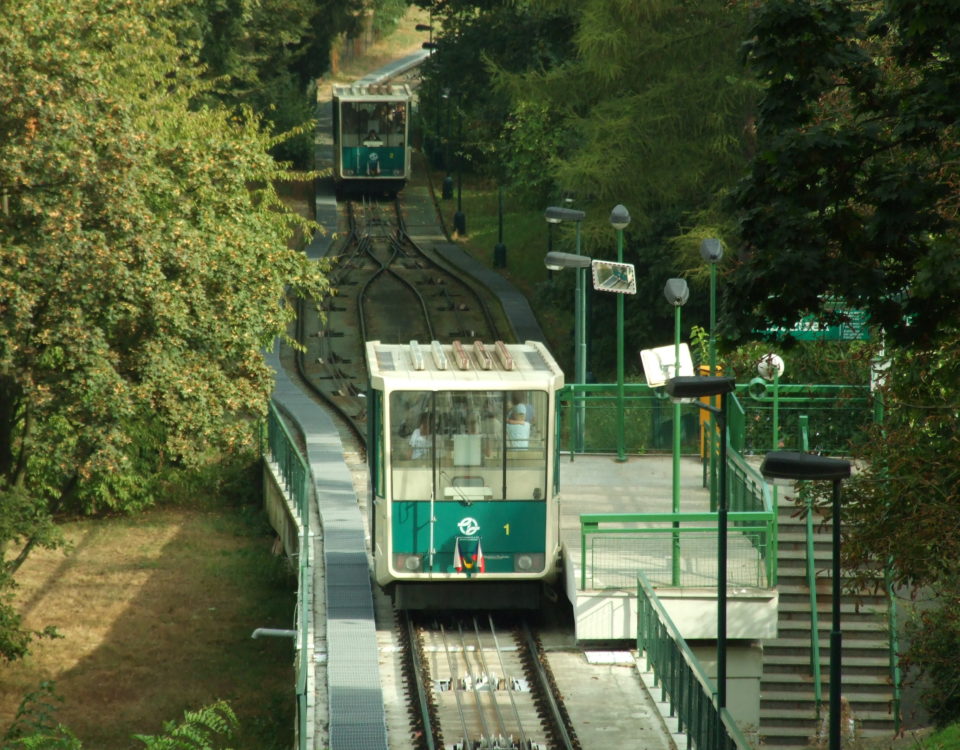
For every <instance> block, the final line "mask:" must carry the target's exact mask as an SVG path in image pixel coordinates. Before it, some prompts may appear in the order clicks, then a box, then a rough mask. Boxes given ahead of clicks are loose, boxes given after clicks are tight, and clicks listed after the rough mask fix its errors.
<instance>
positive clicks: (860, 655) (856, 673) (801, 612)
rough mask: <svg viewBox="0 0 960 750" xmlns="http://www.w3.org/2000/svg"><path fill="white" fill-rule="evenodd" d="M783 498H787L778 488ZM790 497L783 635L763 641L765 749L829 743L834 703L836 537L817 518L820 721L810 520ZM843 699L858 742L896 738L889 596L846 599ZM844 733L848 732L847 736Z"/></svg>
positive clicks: (783, 520) (784, 515)
mask: <svg viewBox="0 0 960 750" xmlns="http://www.w3.org/2000/svg"><path fill="white" fill-rule="evenodd" d="M780 494H781V496H782V495H783V494H784V492H783V489H782V488H781V489H780ZM797 511H798V508H797V506H796V505H794V504H793V501H792V499H791V500H788V501H787V503H785V502H784V500H783V498H782V497H781V501H780V517H779V522H780V530H779V558H778V565H779V582H778V585H777V589H778V590H779V592H780V612H779V627H778V637H777V639H776V640H774V641H765V642H764V647H763V678H762V680H761V684H760V735H761V737H762V738H763V744H764V746H766V747H794V748H802V747H808V746H811V745H813V744H814V743H815V742H816V738H817V737H818V736H821V737H823V738H824V747H825V746H826V742H825V740H826V735H827V726H828V724H827V721H828V719H827V715H828V709H829V704H830V627H831V617H832V614H831V592H832V575H831V564H832V563H831V560H832V556H831V554H832V547H833V543H832V537H831V533H832V532H831V526H830V524H829V523H827V524H826V525H824V524H823V520H824V518H823V517H822V516H820V515H819V514H816V512H815V516H814V540H815V542H814V559H815V560H816V563H815V568H816V592H817V613H818V617H819V623H818V636H819V642H820V661H821V685H822V704H821V711H820V719H819V721H818V718H817V710H816V700H815V693H814V679H813V676H812V673H811V669H810V631H811V616H810V611H811V610H810V590H809V588H808V586H807V579H806V520H805V514H804V513H803V512H801V513H797ZM840 613H841V614H840V617H841V623H840V627H841V631H842V633H843V662H842V665H843V666H842V669H843V681H842V695H843V697H845V698H846V699H847V700H848V701H849V702H850V705H851V708H852V716H853V719H854V720H855V722H856V732H857V736H858V737H879V736H888V737H890V736H892V735H893V732H894V716H893V710H892V707H893V689H892V687H891V683H890V666H889V659H890V657H889V634H888V625H887V598H886V596H885V595H884V594H883V592H882V589H881V593H880V594H879V595H874V594H871V593H868V592H865V593H864V594H862V596H861V597H859V599H857V600H856V601H855V600H854V598H853V597H852V596H844V598H843V600H842V602H841V609H840ZM845 731H846V730H845Z"/></svg>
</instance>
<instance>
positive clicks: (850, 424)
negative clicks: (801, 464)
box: [737, 378, 876, 455]
mask: <svg viewBox="0 0 960 750" xmlns="http://www.w3.org/2000/svg"><path fill="white" fill-rule="evenodd" d="M737 398H738V400H739V404H740V406H741V407H742V410H743V422H742V426H741V427H740V429H741V430H742V432H741V434H740V435H739V436H738V441H739V442H740V443H741V445H740V450H741V451H742V452H743V453H745V454H752V453H764V452H766V451H769V450H798V451H799V450H810V451H814V452H816V453H824V454H833V455H849V454H850V450H851V447H852V446H855V445H856V444H857V443H858V442H859V441H861V440H863V439H864V437H865V432H864V428H865V427H867V425H869V424H871V423H873V422H874V421H875V417H876V414H875V410H876V404H875V400H874V398H873V395H872V394H871V393H870V389H869V387H868V386H865V385H864V386H855V385H793V384H781V383H777V382H769V381H765V380H763V379H762V378H755V379H754V380H752V381H751V382H750V383H748V384H746V385H740V386H737ZM803 419H805V420H806V424H807V429H808V433H807V435H808V436H807V439H808V443H807V445H806V446H804V443H803V440H804V438H803V432H802V430H801V420H803Z"/></svg>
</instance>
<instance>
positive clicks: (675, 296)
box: [663, 279, 690, 307]
mask: <svg viewBox="0 0 960 750" xmlns="http://www.w3.org/2000/svg"><path fill="white" fill-rule="evenodd" d="M663 296H664V297H666V298H667V302H669V303H670V304H671V305H675V306H677V307H679V306H680V305H683V304H686V301H687V300H688V299H690V287H688V286H687V280H686V279H667V284H666V286H665V287H663Z"/></svg>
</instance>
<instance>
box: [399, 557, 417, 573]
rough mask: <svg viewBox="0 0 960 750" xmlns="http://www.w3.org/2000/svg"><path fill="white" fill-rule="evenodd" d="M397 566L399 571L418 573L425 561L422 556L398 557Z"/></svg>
mask: <svg viewBox="0 0 960 750" xmlns="http://www.w3.org/2000/svg"><path fill="white" fill-rule="evenodd" d="M396 564H397V570H406V571H408V572H410V573H416V572H418V571H419V570H420V569H421V568H422V567H423V560H422V559H421V557H420V555H397V556H396Z"/></svg>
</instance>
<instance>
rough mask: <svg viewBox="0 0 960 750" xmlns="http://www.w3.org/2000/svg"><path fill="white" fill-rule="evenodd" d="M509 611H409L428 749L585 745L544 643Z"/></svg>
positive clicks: (409, 672) (412, 673) (412, 667)
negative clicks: (432, 616)
mask: <svg viewBox="0 0 960 750" xmlns="http://www.w3.org/2000/svg"><path fill="white" fill-rule="evenodd" d="M507 617H508V616H507V615H505V614H503V613H497V615H493V614H489V613H487V614H484V615H472V616H469V617H462V618H457V617H455V618H452V619H447V620H446V621H443V622H439V621H438V622H432V623H429V624H428V623H427V622H425V621H422V620H421V621H415V620H414V619H413V617H412V615H411V614H410V613H409V612H407V613H404V617H403V625H402V628H403V634H402V635H403V637H404V640H405V646H406V653H407V654H408V662H407V665H406V670H405V671H406V678H407V684H408V690H409V692H410V694H411V696H412V700H411V706H412V712H413V714H414V716H413V721H412V723H413V726H414V729H415V731H414V734H415V736H416V737H417V738H419V744H417V745H415V747H417V748H422V749H423V750H440V749H441V748H442V749H443V750H481V749H483V750H573V749H574V748H579V747H580V744H579V742H578V741H577V739H576V735H575V733H574V732H573V730H572V728H571V727H570V722H569V718H568V717H567V714H566V711H565V710H564V708H563V702H562V699H561V698H559V696H558V695H557V690H556V687H555V685H554V683H553V680H552V677H551V676H550V673H549V670H548V669H547V668H546V667H545V665H544V660H543V659H542V655H541V649H540V647H539V644H538V643H537V641H536V639H535V638H534V636H533V634H532V632H531V631H530V629H529V627H528V626H527V624H526V622H524V621H516V622H514V623H512V624H511V625H510V627H509V630H508V629H507V628H506V627H505V626H504V625H503V624H502V623H497V622H496V621H495V618H501V619H502V620H503V622H507Z"/></svg>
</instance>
